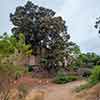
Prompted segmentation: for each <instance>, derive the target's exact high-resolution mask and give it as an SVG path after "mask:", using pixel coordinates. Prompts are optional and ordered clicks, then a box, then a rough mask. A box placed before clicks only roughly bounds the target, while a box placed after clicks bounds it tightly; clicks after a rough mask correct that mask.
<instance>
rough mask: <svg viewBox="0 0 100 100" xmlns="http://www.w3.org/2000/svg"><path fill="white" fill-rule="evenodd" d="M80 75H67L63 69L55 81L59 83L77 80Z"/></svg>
mask: <svg viewBox="0 0 100 100" xmlns="http://www.w3.org/2000/svg"><path fill="white" fill-rule="evenodd" d="M77 79H78V77H76V76H72V75H66V74H65V73H64V71H63V70H60V71H58V73H57V75H56V77H55V79H54V82H55V83H57V84H65V83H68V82H71V81H75V80H77Z"/></svg>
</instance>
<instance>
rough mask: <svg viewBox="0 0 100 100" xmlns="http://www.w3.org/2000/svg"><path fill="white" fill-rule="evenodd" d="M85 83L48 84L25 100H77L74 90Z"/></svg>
mask: <svg viewBox="0 0 100 100" xmlns="http://www.w3.org/2000/svg"><path fill="white" fill-rule="evenodd" d="M82 84H85V81H75V82H71V83H68V84H64V85H57V84H52V83H51V84H47V85H45V86H43V85H40V86H38V87H35V88H34V89H32V91H30V93H29V94H28V95H27V96H26V99H25V100H77V99H75V95H76V93H75V92H73V90H74V89H75V88H76V87H77V86H80V85H82Z"/></svg>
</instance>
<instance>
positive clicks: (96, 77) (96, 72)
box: [76, 66, 100, 92]
mask: <svg viewBox="0 0 100 100" xmlns="http://www.w3.org/2000/svg"><path fill="white" fill-rule="evenodd" d="M99 82H100V66H95V67H94V69H93V70H92V74H91V75H90V77H89V78H88V82H87V83H86V84H84V85H81V86H80V87H78V88H77V89H76V91H77V92H80V91H81V90H84V89H88V88H91V87H92V86H94V85H96V84H97V83H99Z"/></svg>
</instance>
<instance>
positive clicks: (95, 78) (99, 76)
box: [90, 66, 100, 83]
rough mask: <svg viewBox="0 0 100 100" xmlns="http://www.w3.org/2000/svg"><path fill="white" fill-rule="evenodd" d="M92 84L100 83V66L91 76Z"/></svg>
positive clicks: (95, 68)
mask: <svg viewBox="0 0 100 100" xmlns="http://www.w3.org/2000/svg"><path fill="white" fill-rule="evenodd" d="M90 82H91V83H98V82H100V66H96V67H94V69H93V71H92V74H91V76H90Z"/></svg>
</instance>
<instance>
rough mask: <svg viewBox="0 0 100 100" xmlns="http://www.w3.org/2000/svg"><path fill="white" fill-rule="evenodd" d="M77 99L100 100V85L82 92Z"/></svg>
mask: <svg viewBox="0 0 100 100" xmlns="http://www.w3.org/2000/svg"><path fill="white" fill-rule="evenodd" d="M77 98H78V99H79V100H80V99H81V100H100V84H97V85H95V86H94V87H92V88H90V89H88V90H87V89H86V90H84V91H81V92H80V93H79V94H78V95H77Z"/></svg>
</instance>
